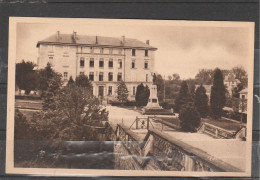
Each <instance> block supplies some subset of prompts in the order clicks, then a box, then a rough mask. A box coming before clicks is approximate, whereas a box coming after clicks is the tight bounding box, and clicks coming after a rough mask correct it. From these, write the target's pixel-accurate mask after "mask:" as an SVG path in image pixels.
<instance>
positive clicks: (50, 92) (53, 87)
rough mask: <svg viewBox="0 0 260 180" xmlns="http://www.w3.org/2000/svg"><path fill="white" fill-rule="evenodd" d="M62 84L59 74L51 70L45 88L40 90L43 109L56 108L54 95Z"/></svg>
mask: <svg viewBox="0 0 260 180" xmlns="http://www.w3.org/2000/svg"><path fill="white" fill-rule="evenodd" d="M62 84H63V82H62V76H61V74H58V73H55V72H53V73H52V76H51V77H50V79H48V80H47V89H46V90H45V91H43V92H42V99H43V110H56V108H57V106H56V102H55V101H56V95H57V94H59V92H60V90H61V88H62Z"/></svg>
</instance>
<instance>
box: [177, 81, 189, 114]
mask: <svg viewBox="0 0 260 180" xmlns="http://www.w3.org/2000/svg"><path fill="white" fill-rule="evenodd" d="M190 101H191V98H190V94H189V88H188V85H187V82H186V81H182V83H181V88H180V91H179V95H178V97H177V99H176V101H175V111H176V112H180V110H181V108H182V106H183V105H185V104H187V103H188V102H190Z"/></svg>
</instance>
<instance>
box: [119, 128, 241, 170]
mask: <svg viewBox="0 0 260 180" xmlns="http://www.w3.org/2000/svg"><path fill="white" fill-rule="evenodd" d="M116 134H117V140H118V141H120V143H121V144H120V145H122V146H121V148H122V147H123V148H124V149H123V150H122V149H121V150H120V148H118V149H117V150H116V151H124V152H125V151H127V154H125V155H124V156H127V157H131V158H132V159H131V161H130V160H129V161H128V163H127V162H122V163H121V165H122V164H124V165H126V164H127V166H128V165H129V166H130V164H129V163H134V165H133V166H135V167H138V169H153V170H155V169H156V170H166V171H172V170H174V171H217V172H241V170H240V169H238V168H236V167H233V166H232V165H230V164H228V163H225V162H223V161H221V160H219V159H217V158H216V157H213V156H211V155H209V154H207V153H206V152H204V151H202V150H200V149H197V148H195V147H193V146H190V145H188V144H186V143H184V142H182V141H180V140H178V139H175V138H173V137H172V136H169V135H167V134H165V133H162V132H160V131H157V130H154V129H149V130H148V133H147V135H146V137H145V138H144V140H141V139H140V138H139V137H138V136H136V134H135V133H134V132H132V131H130V130H129V128H127V127H125V126H124V125H121V124H120V125H117V129H116ZM115 153H118V152H115ZM119 154H120V153H119ZM121 156H122V154H121ZM118 160H119V161H124V160H123V159H118ZM133 166H131V167H133ZM121 168H122V169H127V167H122V166H121Z"/></svg>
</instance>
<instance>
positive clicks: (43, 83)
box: [38, 63, 57, 92]
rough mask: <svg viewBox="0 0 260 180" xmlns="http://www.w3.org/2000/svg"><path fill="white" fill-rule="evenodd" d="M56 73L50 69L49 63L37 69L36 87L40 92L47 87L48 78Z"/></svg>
mask: <svg viewBox="0 0 260 180" xmlns="http://www.w3.org/2000/svg"><path fill="white" fill-rule="evenodd" d="M55 75H57V73H56V72H55V71H54V70H53V69H52V67H51V64H50V63H47V66H46V67H45V68H44V69H40V70H39V71H38V76H39V86H38V89H39V90H40V91H42V92H44V91H46V90H47V88H48V84H49V80H50V79H51V78H53V76H55Z"/></svg>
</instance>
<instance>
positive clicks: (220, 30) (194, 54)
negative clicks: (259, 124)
mask: <svg viewBox="0 0 260 180" xmlns="http://www.w3.org/2000/svg"><path fill="white" fill-rule="evenodd" d="M121 22H122V21H120V22H118V23H117V22H113V23H104V22H103V21H99V20H97V21H93V19H92V20H91V21H89V20H88V19H85V20H84V21H81V23H75V21H61V22H59V21H57V22H55V23H53V22H44V21H42V20H41V21H39V22H38V23H28V22H27V23H18V24H17V26H16V62H20V61H21V60H23V59H24V60H25V61H33V62H35V63H36V60H37V57H38V48H36V44H37V41H40V40H43V39H45V38H47V37H49V36H51V35H53V34H55V33H56V32H57V31H60V33H61V34H62V33H64V34H72V32H73V31H76V32H77V34H82V35H93V36H96V35H97V36H109V37H121V36H123V35H124V36H125V37H126V38H135V39H139V40H141V41H143V42H145V41H146V40H150V45H152V46H154V47H156V48H158V50H157V51H156V52H155V67H154V70H155V72H156V73H160V74H162V75H165V76H166V77H167V76H168V75H172V74H174V73H178V74H179V75H180V77H181V79H188V78H194V77H195V75H196V74H197V73H198V71H199V70H200V69H203V68H206V69H214V68H216V67H218V68H220V69H231V68H232V67H235V66H243V67H244V68H245V69H247V67H248V58H249V53H248V52H249V49H248V47H249V31H248V29H247V28H245V27H216V26H215V27H212V26H211V27H209V26H186V25H185V26H182V25H181V24H179V25H178V24H177V25H168V24H167V23H165V25H164V24H163V25H162V24H160V25H158V24H156V23H152V21H148V23H146V21H144V23H136V21H132V20H130V21H126V23H121Z"/></svg>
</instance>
